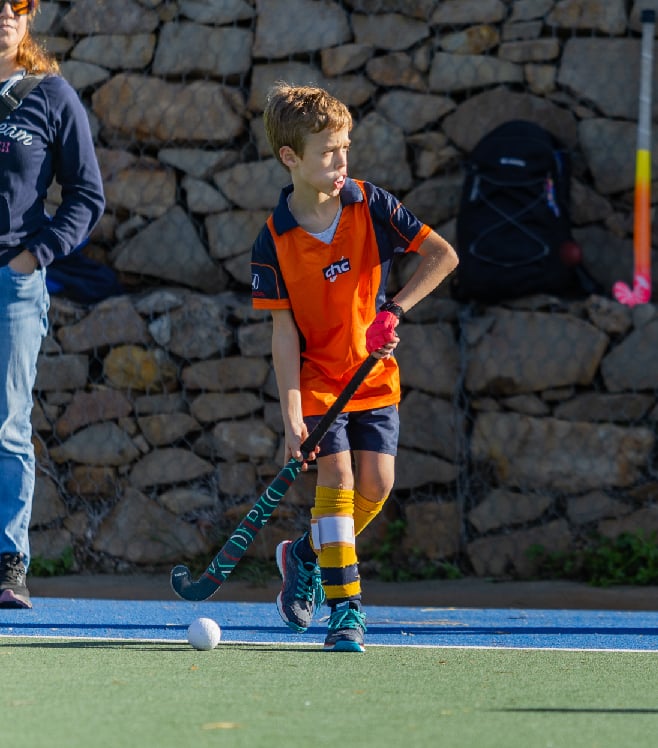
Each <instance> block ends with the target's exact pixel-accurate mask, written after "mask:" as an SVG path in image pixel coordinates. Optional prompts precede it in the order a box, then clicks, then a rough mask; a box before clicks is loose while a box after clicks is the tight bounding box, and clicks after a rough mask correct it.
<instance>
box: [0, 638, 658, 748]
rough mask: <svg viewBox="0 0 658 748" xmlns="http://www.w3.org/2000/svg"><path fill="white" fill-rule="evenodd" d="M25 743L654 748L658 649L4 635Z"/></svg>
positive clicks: (123, 747)
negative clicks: (360, 647)
mask: <svg viewBox="0 0 658 748" xmlns="http://www.w3.org/2000/svg"><path fill="white" fill-rule="evenodd" d="M0 668H1V672H2V674H3V676H4V677H3V683H4V688H3V689H2V694H1V695H0V714H1V715H2V732H1V736H2V738H1V739H2V745H6V746H11V747H12V748H60V747H61V748H77V747H78V746H79V747H80V748H104V747H105V746H107V748H132V747H133V746H135V747H139V748H151V747H153V748H170V747H171V748H186V747H187V746H192V747H194V748H203V747H205V746H224V747H228V748H232V747H233V746H245V748H246V747H248V748H260V747H261V746H263V748H269V747H270V746H276V747H279V746H281V747H282V748H285V747H286V746H290V747H291V748H292V747H293V746H299V745H308V746H318V745H319V746H329V745H331V746H340V747H341V748H343V747H346V746H355V747H358V748H369V747H370V746H372V747H373V748H374V747H375V746H376V747H377V748H388V747H389V746H403V748H415V747H416V746H418V747H422V748H424V747H425V746H427V747H428V748H430V747H431V748H436V747H438V748H443V747H450V748H499V747H500V748H537V747H539V746H541V747H545V748H581V746H582V747H583V748H585V747H587V748H608V747H610V748H612V747H613V746H614V748H625V747H626V746H634V748H644V746H647V748H649V747H651V748H653V747H654V746H656V745H658V698H657V697H656V689H655V677H656V670H657V668H658V655H656V654H654V653H621V652H577V651H576V652H565V651H550V650H548V651H546V650H502V649H501V650H476V649H430V648H412V647H375V646H370V647H369V648H368V651H367V652H366V653H365V654H338V653H325V652H321V651H318V650H317V649H315V648H309V647H291V646H285V647H284V646H259V645H235V644H220V645H219V647H218V648H217V649H215V650H213V651H210V652H197V651H195V650H193V649H191V648H190V647H189V646H188V645H186V644H178V643H143V642H90V641H70V640H69V641H62V640H44V639H39V640H36V639H29V638H20V639H18V638H17V639H13V638H10V639H0Z"/></svg>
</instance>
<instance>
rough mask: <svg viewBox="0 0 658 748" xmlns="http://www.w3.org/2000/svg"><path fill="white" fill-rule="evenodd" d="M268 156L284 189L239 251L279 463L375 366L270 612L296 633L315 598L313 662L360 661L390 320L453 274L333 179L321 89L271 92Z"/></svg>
mask: <svg viewBox="0 0 658 748" xmlns="http://www.w3.org/2000/svg"><path fill="white" fill-rule="evenodd" d="M264 119H265V130H266V134H267V138H268V141H269V144H270V146H271V148H272V151H273V152H274V155H275V156H276V157H277V159H278V160H279V161H280V163H281V164H282V165H283V166H284V167H285V168H286V169H287V170H288V171H289V173H290V177H291V179H292V184H291V185H289V186H288V187H286V188H284V189H283V190H282V192H281V197H280V199H279V204H278V205H277V207H276V208H275V210H274V212H273V213H272V215H271V216H270V217H269V218H268V220H267V223H266V225H265V226H264V227H263V229H262V230H261V232H260V234H259V236H258V238H257V239H256V242H255V243H254V246H253V250H252V299H253V306H254V307H255V308H257V309H269V310H271V312H272V320H273V334H272V358H273V363H274V370H275V373H276V379H277V386H278V390H279V397H280V401H281V411H282V414H283V422H284V427H285V452H286V454H285V457H286V460H288V459H290V457H291V456H292V457H295V458H296V459H298V460H300V461H301V460H302V459H303V456H302V453H301V450H300V445H301V444H302V442H303V441H304V439H305V438H306V437H307V436H308V434H309V433H310V431H311V430H312V429H313V426H314V425H315V424H316V423H317V422H318V421H319V419H320V417H321V416H322V414H323V413H325V412H326V410H327V409H328V407H329V406H330V405H331V403H332V402H333V401H334V400H335V399H336V397H337V395H338V394H339V392H340V391H341V390H342V389H343V387H344V386H345V384H346V383H347V382H348V381H349V380H350V378H351V376H352V374H354V372H355V371H356V369H357V368H358V367H359V365H360V364H361V363H363V361H364V360H365V359H366V357H367V356H368V354H369V353H372V354H373V355H374V356H375V357H376V358H378V359H380V360H379V361H378V362H377V363H376V364H375V366H374V368H373V369H372V371H371V372H370V374H369V375H368V376H367V377H366V380H365V382H364V383H363V384H362V385H361V386H360V388H359V389H358V390H357V392H356V394H355V395H354V396H353V397H352V399H351V400H350V402H349V403H348V405H347V406H346V407H345V410H344V411H343V413H341V415H340V416H339V417H338V418H337V419H336V421H335V423H334V425H333V426H332V427H331V429H330V430H329V432H328V433H327V435H326V436H325V437H324V438H323V439H322V440H321V442H320V445H319V448H318V449H317V450H316V451H315V452H313V453H311V455H309V459H316V461H317V486H316V494H315V504H314V506H313V509H312V511H311V528H310V531H309V532H306V533H305V534H304V535H302V536H301V537H300V538H298V539H297V540H295V541H294V542H293V541H290V540H286V541H284V542H282V543H280V544H279V546H278V547H277V549H276V560H277V564H278V567H279V570H280V572H281V575H282V577H283V583H282V588H281V592H280V593H279V595H278V597H277V607H278V610H279V613H280V614H281V617H282V618H283V620H284V621H285V622H286V624H287V625H288V626H289V627H290V628H292V629H294V630H295V631H298V632H303V631H306V629H307V628H308V626H309V625H310V623H311V620H312V618H313V615H314V613H315V611H316V608H317V607H318V606H319V605H321V604H322V602H324V600H325V599H326V602H327V604H328V605H329V607H330V609H331V615H330V619H329V630H328V633H327V637H326V640H325V643H324V649H325V650H327V651H334V652H337V651H342V652H345V651H347V652H363V651H365V649H364V633H365V631H366V625H365V614H364V613H363V611H362V609H361V582H360V577H359V567H358V558H357V552H356V544H355V537H356V536H358V535H359V533H360V532H362V530H363V529H364V528H365V527H366V526H367V525H368V523H370V522H371V521H372V520H373V519H374V517H376V516H377V514H379V512H380V511H381V510H382V508H383V506H384V502H385V501H386V498H387V497H388V495H389V493H390V491H391V489H392V488H393V482H394V469H395V455H396V452H397V443H398V434H399V419H398V403H399V401H400V380H399V373H398V365H397V363H396V361H395V358H394V357H393V356H392V353H393V351H394V349H395V348H396V346H397V345H398V342H399V338H398V336H397V333H396V331H395V328H396V326H397V325H398V322H399V319H400V317H401V315H402V314H403V313H404V312H407V311H408V310H409V309H411V307H413V306H414V305H415V304H417V303H418V302H419V301H420V300H421V299H423V298H424V297H425V296H426V295H427V294H429V293H430V292H431V291H432V290H433V289H434V288H436V286H437V285H438V284H439V283H441V281H443V279H444V278H445V277H446V276H447V275H448V274H449V273H450V272H451V271H452V270H453V269H454V268H455V267H456V265H457V256H456V254H455V251H454V250H453V248H452V247H451V246H450V245H449V244H448V242H446V241H445V240H444V239H442V238H441V237H440V236H439V235H438V234H437V233H436V232H434V231H433V230H432V229H431V228H430V227H429V226H427V225H425V224H423V223H421V222H420V221H419V220H418V219H417V218H416V217H415V216H414V215H412V214H411V213H410V212H409V211H408V210H407V209H406V208H405V207H404V206H403V205H402V204H401V203H400V202H399V201H398V200H397V199H396V198H395V197H393V195H391V194H389V193H388V192H386V191H385V190H383V189H380V188H378V187H376V186H374V185H373V184H370V183H369V182H364V181H359V180H354V179H350V178H349V177H348V176H347V154H348V151H349V146H350V137H349V135H350V130H351V128H352V118H351V115H350V113H349V111H348V109H347V107H346V106H345V105H344V104H342V103H341V102H340V101H338V100H337V99H335V98H334V97H332V96H331V95H329V94H328V93H327V92H326V91H324V90H323V89H321V88H315V87H310V86H292V85H289V84H286V83H278V84H276V85H275V86H274V87H273V88H272V89H271V91H270V92H269V95H268V99H267V104H266V107H265V112H264ZM405 252H417V253H418V254H419V255H420V258H421V259H420V262H419V264H418V266H417V268H416V270H415V272H414V273H413V274H412V276H411V277H410V279H409V280H408V282H407V283H406V284H405V285H404V286H403V288H401V289H400V290H399V291H398V292H397V293H396V294H395V296H394V297H393V298H392V299H391V300H389V301H387V300H386V297H385V290H386V284H387V279H388V275H389V271H390V267H391V262H392V260H393V258H394V256H395V255H396V254H402V253H405Z"/></svg>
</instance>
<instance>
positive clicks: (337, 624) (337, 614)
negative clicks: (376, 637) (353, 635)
mask: <svg viewBox="0 0 658 748" xmlns="http://www.w3.org/2000/svg"><path fill="white" fill-rule="evenodd" d="M358 628H361V629H363V631H364V632H367V631H368V629H367V628H366V616H365V613H362V612H361V611H360V610H356V609H355V608H346V609H341V608H338V609H336V610H334V612H333V613H332V614H331V617H330V618H329V630H330V631H332V630H333V631H336V630H339V629H358Z"/></svg>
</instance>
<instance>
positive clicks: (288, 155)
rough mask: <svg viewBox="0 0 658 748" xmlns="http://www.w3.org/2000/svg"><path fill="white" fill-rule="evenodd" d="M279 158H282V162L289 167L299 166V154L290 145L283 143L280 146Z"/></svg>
mask: <svg viewBox="0 0 658 748" xmlns="http://www.w3.org/2000/svg"><path fill="white" fill-rule="evenodd" d="M279 158H280V159H281V163H282V164H283V165H284V166H287V167H288V168H289V169H292V168H293V167H294V166H297V154H296V153H295V152H294V151H293V149H292V148H291V147H290V146H289V145H282V146H281V148H279Z"/></svg>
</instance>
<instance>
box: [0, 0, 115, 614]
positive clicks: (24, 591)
mask: <svg viewBox="0 0 658 748" xmlns="http://www.w3.org/2000/svg"><path fill="white" fill-rule="evenodd" d="M38 9H39V0H13V1H12V2H9V1H6V2H2V0H0V99H1V100H3V101H5V100H7V97H8V98H9V99H10V100H11V99H12V90H14V86H16V85H17V84H18V83H19V82H21V81H22V80H23V79H24V78H25V77H26V76H30V75H38V76H43V77H42V78H41V80H40V81H39V82H38V85H37V86H36V87H35V88H33V89H32V90H31V91H30V92H29V93H27V94H26V95H25V96H24V98H23V99H22V101H21V103H20V105H19V106H18V107H17V108H16V109H14V110H13V111H11V112H10V113H9V114H8V116H6V117H5V118H4V119H2V120H1V121H0V607H4V608H7V607H10V608H30V607H32V603H31V600H30V593H29V590H28V587H27V579H26V576H27V570H28V567H29V563H30V546H29V538H28V529H29V524H30V517H31V513H32V498H33V493H34V482H35V456H34V447H33V444H32V426H31V418H30V416H31V411H32V388H33V386H34V381H35V378H36V366H37V357H38V354H39V349H40V347H41V340H42V338H43V336H44V335H45V334H46V332H47V328H48V316H47V315H48V307H49V297H48V291H47V289H46V268H47V266H48V264H49V263H50V262H52V261H53V259H54V258H55V257H61V256H63V255H66V254H69V253H70V252H71V251H72V250H73V249H75V247H77V246H78V245H79V244H80V243H81V241H83V240H84V239H85V238H86V237H87V236H88V235H89V232H90V231H91V230H92V229H93V228H94V226H95V225H96V223H97V222H98V220H99V218H100V217H101V215H102V214H103V210H104V207H105V201H104V197H103V185H102V181H101V176H100V171H99V168H98V162H97V160H96V154H95V151H94V146H93V141H92V136H91V132H90V129H89V121H88V118H87V115H86V112H85V110H84V107H83V106H82V104H81V102H80V100H79V98H78V95H77V93H76V92H75V90H74V89H73V88H72V87H71V86H70V85H69V84H68V83H67V82H66V81H65V80H64V79H63V78H62V77H61V75H59V66H58V64H57V62H56V60H55V59H54V58H53V57H51V56H50V55H49V54H48V53H47V52H45V51H44V50H43V49H42V48H41V47H40V46H39V45H38V43H37V42H36V41H35V39H34V38H33V36H32V35H31V32H30V29H31V26H32V22H33V21H34V17H35V15H36V13H37V11H38ZM54 179H55V180H56V181H57V183H58V184H59V185H60V186H61V194H62V200H61V204H60V206H59V207H58V209H57V210H56V212H55V214H54V215H53V216H52V218H51V217H49V216H48V215H47V214H46V212H45V207H44V204H45V200H46V194H47V190H48V188H49V187H50V184H51V183H52V181H53V180H54Z"/></svg>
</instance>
